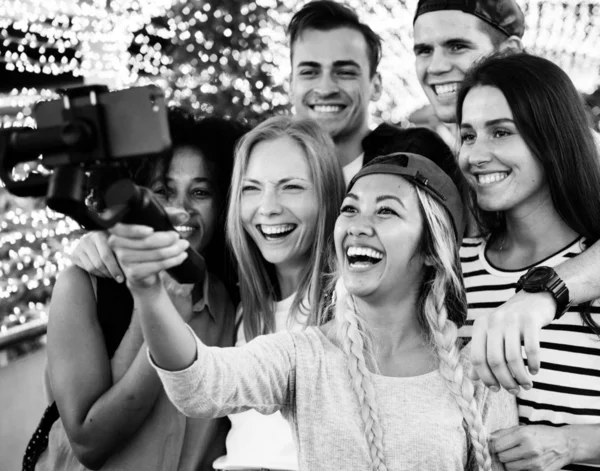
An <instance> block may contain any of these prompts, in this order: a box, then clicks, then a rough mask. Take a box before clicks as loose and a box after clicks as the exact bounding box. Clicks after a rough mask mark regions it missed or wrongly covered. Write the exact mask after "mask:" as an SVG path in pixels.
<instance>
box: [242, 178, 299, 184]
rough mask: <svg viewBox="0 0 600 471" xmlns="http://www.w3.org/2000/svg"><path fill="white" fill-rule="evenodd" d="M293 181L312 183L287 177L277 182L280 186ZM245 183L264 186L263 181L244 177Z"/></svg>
mask: <svg viewBox="0 0 600 471" xmlns="http://www.w3.org/2000/svg"><path fill="white" fill-rule="evenodd" d="M292 180H301V181H303V182H306V183H310V181H309V180H307V179H306V178H302V177H285V178H282V179H280V180H277V183H278V184H281V183H288V182H290V181H292ZM244 181H245V182H249V183H255V184H257V185H260V184H262V181H261V180H257V179H255V178H246V177H244Z"/></svg>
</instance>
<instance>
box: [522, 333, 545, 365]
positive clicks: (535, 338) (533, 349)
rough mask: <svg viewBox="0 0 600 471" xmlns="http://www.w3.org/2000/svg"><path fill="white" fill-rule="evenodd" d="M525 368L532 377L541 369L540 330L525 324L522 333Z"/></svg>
mask: <svg viewBox="0 0 600 471" xmlns="http://www.w3.org/2000/svg"><path fill="white" fill-rule="evenodd" d="M523 342H524V344H525V355H527V367H528V368H529V372H530V373H531V374H532V375H536V374H538V372H539V371H540V367H541V363H540V362H541V360H540V356H541V355H540V354H541V352H540V330H539V328H537V327H536V326H534V325H531V323H527V325H526V326H525V329H524V332H523Z"/></svg>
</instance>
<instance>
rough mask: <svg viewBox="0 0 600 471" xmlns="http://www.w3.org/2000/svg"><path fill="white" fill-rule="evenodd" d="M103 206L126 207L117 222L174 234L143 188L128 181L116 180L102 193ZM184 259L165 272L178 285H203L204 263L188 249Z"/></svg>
mask: <svg viewBox="0 0 600 471" xmlns="http://www.w3.org/2000/svg"><path fill="white" fill-rule="evenodd" d="M105 201H106V204H107V206H109V207H111V206H119V205H126V206H127V207H128V208H129V209H128V211H126V212H125V213H124V216H123V217H122V218H121V222H124V223H128V224H143V225H145V226H150V227H152V228H153V229H154V230H157V231H174V230H175V228H174V227H173V225H172V224H171V222H170V220H169V216H168V214H167V212H166V211H165V210H164V208H163V207H162V206H161V205H160V203H159V202H158V201H156V198H155V197H154V196H153V194H152V193H151V192H150V190H148V189H147V188H143V187H140V186H137V185H136V184H135V183H133V182H132V181H131V180H119V181H118V182H116V183H114V184H113V185H111V186H110V188H109V189H108V190H107V191H106V197H105ZM186 252H187V254H188V256H187V258H186V259H185V260H184V261H183V262H182V263H181V265H178V266H176V267H173V268H170V269H169V270H167V272H168V273H169V275H171V276H172V277H173V278H174V279H175V280H176V281H177V282H178V283H204V277H205V276H206V263H205V262H204V258H202V255H200V254H199V253H198V252H196V250H194V249H193V248H192V247H188V249H187V250H186Z"/></svg>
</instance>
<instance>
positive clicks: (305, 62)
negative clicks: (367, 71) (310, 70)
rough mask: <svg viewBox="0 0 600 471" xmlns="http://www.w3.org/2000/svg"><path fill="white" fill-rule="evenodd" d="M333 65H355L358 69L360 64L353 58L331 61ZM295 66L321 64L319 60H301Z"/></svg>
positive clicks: (316, 65)
mask: <svg viewBox="0 0 600 471" xmlns="http://www.w3.org/2000/svg"><path fill="white" fill-rule="evenodd" d="M333 66H334V67H356V68H358V69H360V64H359V63H358V62H356V61H353V60H339V61H334V62H333ZM296 67H314V68H317V69H318V68H320V67H321V64H320V63H319V62H314V61H302V62H300V63H299V64H298V65H297V66H296Z"/></svg>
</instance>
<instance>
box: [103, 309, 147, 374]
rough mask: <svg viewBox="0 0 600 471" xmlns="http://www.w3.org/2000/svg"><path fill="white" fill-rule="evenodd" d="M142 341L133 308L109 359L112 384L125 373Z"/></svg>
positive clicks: (138, 350) (142, 337)
mask: <svg viewBox="0 0 600 471" xmlns="http://www.w3.org/2000/svg"><path fill="white" fill-rule="evenodd" d="M143 343H144V335H143V334H142V326H141V325H140V321H139V316H138V314H137V312H136V311H135V310H134V312H133V315H132V316H131V323H130V325H129V328H128V329H127V332H125V335H124V336H123V339H122V340H121V343H120V344H119V347H118V348H117V350H116V351H115V353H114V355H113V357H112V358H111V360H110V365H111V372H112V379H113V384H116V383H117V382H119V380H121V378H122V377H123V376H124V375H125V373H127V371H128V370H129V368H130V367H131V365H132V364H133V362H134V361H135V359H136V357H137V356H138V353H139V352H140V348H141V347H142V344H143ZM144 348H145V347H144Z"/></svg>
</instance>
